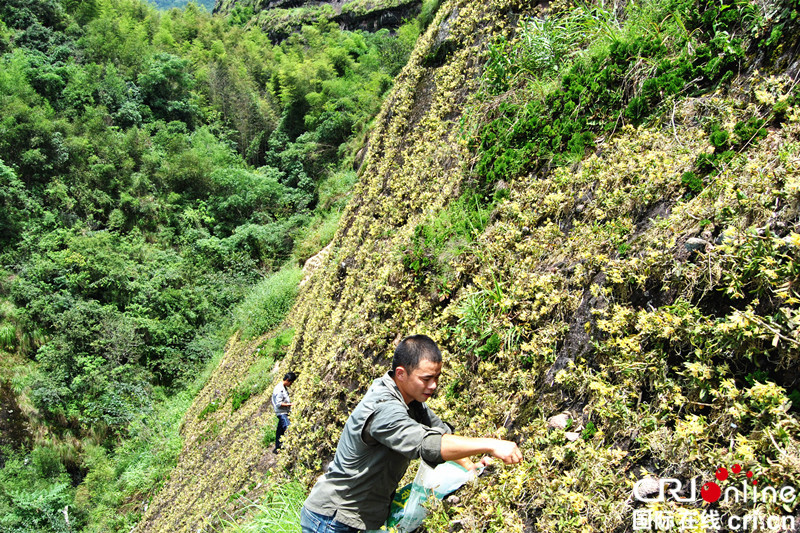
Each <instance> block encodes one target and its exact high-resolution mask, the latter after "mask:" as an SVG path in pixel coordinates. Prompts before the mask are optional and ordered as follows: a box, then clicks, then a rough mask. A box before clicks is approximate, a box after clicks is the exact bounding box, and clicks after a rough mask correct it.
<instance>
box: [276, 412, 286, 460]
mask: <svg viewBox="0 0 800 533" xmlns="http://www.w3.org/2000/svg"><path fill="white" fill-rule="evenodd" d="M288 427H289V415H278V429H276V430H275V451H276V452H277V451H278V450H280V449H281V437H283V434H284V433H286V428H288Z"/></svg>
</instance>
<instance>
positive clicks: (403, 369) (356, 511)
mask: <svg viewBox="0 0 800 533" xmlns="http://www.w3.org/2000/svg"><path fill="white" fill-rule="evenodd" d="M441 371H442V354H441V352H440V351H439V347H438V346H436V343H435V342H434V341H433V340H432V339H430V338H429V337H426V336H425V335H414V336H411V337H406V338H405V339H403V340H402V341H401V342H400V344H398V346H397V348H396V349H395V352H394V359H393V361H392V370H391V371H389V372H387V373H386V374H385V375H384V376H383V377H380V378H378V379H376V380H375V381H374V382H373V383H372V385H371V386H370V388H369V390H368V391H367V394H366V395H365V396H364V398H363V399H362V400H361V402H360V403H359V404H358V405H357V406H356V408H355V410H354V411H353V413H352V414H351V415H350V418H348V420H347V423H346V424H345V426H344V429H343V430H342V436H341V437H340V438H339V444H338V445H337V447H336V455H335V456H334V458H333V462H332V463H331V465H330V467H329V468H328V472H327V473H325V475H323V476H322V477H320V479H319V480H318V481H317V483H316V484H315V485H314V488H313V489H312V490H311V494H310V495H309V496H308V499H306V501H305V504H304V505H303V509H302V511H301V514H300V519H301V526H302V531H303V533H323V532H330V533H355V532H358V531H363V530H366V529H378V528H380V527H381V526H382V525H383V523H384V522H385V521H386V518H387V516H388V515H389V507H390V505H391V501H392V495H393V494H394V491H395V489H396V488H397V484H398V483H399V482H400V480H401V479H402V478H403V475H404V474H405V471H406V469H407V468H408V465H409V463H410V462H411V459H417V458H421V459H423V460H424V461H425V462H426V463H428V464H430V465H437V464H441V463H443V462H445V461H456V460H463V461H460V462H462V464H463V463H464V462H466V463H468V464H471V463H470V461H469V459H468V458H469V457H471V456H473V455H478V454H485V453H488V454H491V455H493V456H494V457H496V458H498V459H500V460H502V461H503V462H504V463H506V464H515V463H519V462H520V461H521V460H522V453H521V452H520V450H519V448H518V447H517V445H516V444H515V443H513V442H510V441H504V440H499V439H488V438H485V439H484V438H470V437H461V436H457V435H452V434H451V430H450V428H449V427H448V426H447V425H446V424H445V423H444V422H442V421H441V420H440V419H439V417H437V416H436V415H435V414H434V413H433V411H431V410H430V409H429V408H428V406H427V405H425V402H427V401H428V399H430V397H431V396H432V395H433V393H434V391H435V390H436V386H437V383H438V380H439V376H440V375H441Z"/></svg>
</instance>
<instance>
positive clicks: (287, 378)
mask: <svg viewBox="0 0 800 533" xmlns="http://www.w3.org/2000/svg"><path fill="white" fill-rule="evenodd" d="M296 379H297V374H295V373H294V372H287V373H286V375H285V376H283V381H288V382H289V383H294V381H295V380H296Z"/></svg>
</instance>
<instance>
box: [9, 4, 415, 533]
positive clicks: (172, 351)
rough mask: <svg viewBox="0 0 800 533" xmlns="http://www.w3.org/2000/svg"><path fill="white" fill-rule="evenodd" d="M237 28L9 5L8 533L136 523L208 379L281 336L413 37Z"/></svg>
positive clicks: (135, 8)
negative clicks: (12, 436) (249, 349)
mask: <svg viewBox="0 0 800 533" xmlns="http://www.w3.org/2000/svg"><path fill="white" fill-rule="evenodd" d="M246 22H247V20H244V19H242V17H236V16H232V17H229V18H223V17H219V16H216V17H215V16H211V15H210V14H209V13H208V12H207V11H206V10H205V9H203V8H200V7H198V6H197V5H196V4H189V5H187V6H186V8H185V9H183V10H178V9H172V10H169V11H166V12H160V11H158V10H156V9H155V8H154V7H153V6H152V5H151V4H148V3H145V2H143V1H141V0H10V1H4V2H3V3H2V5H0V54H2V56H0V63H1V64H0V107H1V108H2V109H3V113H2V116H0V274H1V275H0V348H2V350H3V351H2V363H0V386H2V387H0V388H1V389H2V391H3V401H4V405H5V404H6V403H7V402H10V403H9V405H11V406H13V407H14V408H15V409H16V410H17V411H18V412H20V413H22V418H21V419H19V420H17V422H16V424H17V426H18V428H17V429H19V430H20V433H19V434H20V435H22V437H21V438H20V439H17V440H16V441H13V440H12V441H7V440H0V531H78V530H85V531H109V530H116V529H125V530H126V531H127V530H129V529H130V527H131V525H132V524H133V523H135V521H136V519H137V515H136V513H135V512H131V511H130V509H127V508H126V507H125V505H126V504H128V503H130V502H131V501H135V500H137V499H141V498H142V497H143V495H146V494H148V493H149V492H150V491H152V490H154V489H155V488H156V487H157V486H158V484H159V483H160V482H161V480H162V478H163V476H164V474H165V473H166V472H167V471H168V469H169V467H170V465H171V464H173V463H174V460H175V457H176V456H177V452H178V450H179V449H180V438H179V437H178V425H179V420H180V417H181V415H182V413H183V412H184V411H185V409H186V407H187V405H188V402H189V401H191V397H192V394H194V393H195V392H196V391H197V388H198V387H199V386H200V385H202V375H203V374H202V369H203V368H204V366H205V365H207V364H208V363H209V361H211V360H212V359H213V357H214V356H218V355H219V354H220V352H221V350H222V347H223V344H224V341H225V340H226V339H227V337H228V336H229V335H230V334H231V332H233V331H234V330H237V329H243V328H244V329H245V334H249V335H251V336H254V335H257V334H260V333H263V332H265V331H267V330H269V329H270V328H272V327H274V326H275V325H276V324H277V323H278V322H279V321H280V320H281V318H282V316H283V314H285V312H286V311H287V310H288V306H289V305H290V303H291V301H292V298H293V297H294V294H295V292H296V289H297V282H298V281H299V278H298V276H299V272H300V270H299V266H300V265H302V263H303V261H305V260H306V259H307V258H308V257H310V256H311V255H312V254H314V253H316V252H317V251H318V250H319V249H320V248H322V247H323V246H324V245H325V244H327V242H328V241H329V240H330V239H331V237H332V234H333V231H334V230H335V228H336V223H337V221H338V216H339V212H340V210H341V208H342V207H343V205H344V202H345V201H346V198H347V194H348V191H349V189H350V187H351V185H352V184H353V182H354V181H355V176H356V174H355V171H354V170H353V168H354V163H353V158H354V154H355V152H356V151H357V148H358V147H359V145H360V143H361V142H362V141H363V138H364V136H365V134H366V132H367V130H368V129H369V124H370V121H371V119H372V117H373V116H374V115H375V113H376V112H377V111H378V109H379V107H380V105H381V102H382V98H383V96H384V94H385V93H386V91H387V90H388V89H389V88H390V87H391V86H392V80H393V77H394V76H395V75H396V74H397V73H398V72H399V70H400V69H401V68H402V67H403V65H404V63H405V61H406V60H407V58H408V55H409V53H410V50H411V48H412V46H413V44H414V41H415V39H416V37H417V35H418V34H419V30H420V29H419V27H418V25H417V23H416V22H415V21H411V22H409V23H408V24H406V25H405V26H403V27H402V28H401V29H400V30H398V31H397V32H396V33H394V34H390V33H389V32H388V31H386V30H383V31H379V32H376V33H363V32H345V31H340V30H339V28H338V26H336V25H334V24H331V23H328V22H326V21H325V20H320V21H319V22H317V23H316V24H314V25H312V26H306V27H303V29H302V31H301V32H299V33H297V34H295V35H293V36H291V37H290V38H289V39H286V40H285V41H283V42H281V43H278V44H275V43H272V42H270V41H269V40H268V39H267V37H266V36H265V35H264V34H263V33H261V32H260V31H259V30H252V29H249V28H247V26H246ZM198 375H200V376H201V377H200V378H198V377H197V376H198ZM12 410H14V409H12Z"/></svg>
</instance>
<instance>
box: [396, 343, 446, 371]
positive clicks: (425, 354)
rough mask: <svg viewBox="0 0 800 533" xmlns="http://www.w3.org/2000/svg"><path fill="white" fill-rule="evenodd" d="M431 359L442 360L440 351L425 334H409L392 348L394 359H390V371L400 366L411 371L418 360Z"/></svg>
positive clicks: (434, 361)
mask: <svg viewBox="0 0 800 533" xmlns="http://www.w3.org/2000/svg"><path fill="white" fill-rule="evenodd" d="M423 360H424V361H431V362H433V363H441V362H442V352H440V351H439V347H438V346H436V343H435V342H433V339H431V338H430V337H428V336H427V335H411V336H409V337H406V338H405V339H403V340H401V341H400V344H398V345H397V348H395V349H394V359H392V371H395V370H397V367H398V366H402V367H403V368H405V369H406V370H407V371H408V372H411V371H412V370H414V369H415V368H417V367H418V366H419V363H420V361H423Z"/></svg>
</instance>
